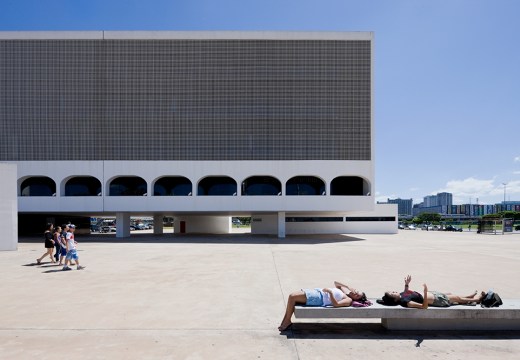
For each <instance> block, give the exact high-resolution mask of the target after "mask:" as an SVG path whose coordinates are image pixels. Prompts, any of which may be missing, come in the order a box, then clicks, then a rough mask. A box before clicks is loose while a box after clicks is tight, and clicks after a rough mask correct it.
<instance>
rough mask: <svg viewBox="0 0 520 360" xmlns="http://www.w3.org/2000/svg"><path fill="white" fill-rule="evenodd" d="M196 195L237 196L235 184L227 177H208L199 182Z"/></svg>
mask: <svg viewBox="0 0 520 360" xmlns="http://www.w3.org/2000/svg"><path fill="white" fill-rule="evenodd" d="M197 195H201V196H204V195H220V196H233V195H237V183H236V181H235V180H233V179H232V178H230V177H229V176H208V177H206V178H204V179H202V180H200V181H199V185H198V188H197Z"/></svg>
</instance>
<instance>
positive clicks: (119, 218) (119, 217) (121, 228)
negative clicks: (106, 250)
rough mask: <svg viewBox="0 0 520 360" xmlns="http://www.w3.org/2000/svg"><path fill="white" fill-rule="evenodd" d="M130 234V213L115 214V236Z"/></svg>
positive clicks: (122, 236) (120, 236) (127, 235)
mask: <svg viewBox="0 0 520 360" xmlns="http://www.w3.org/2000/svg"><path fill="white" fill-rule="evenodd" d="M129 236H130V214H129V213H117V214H116V237H118V238H124V237H129Z"/></svg>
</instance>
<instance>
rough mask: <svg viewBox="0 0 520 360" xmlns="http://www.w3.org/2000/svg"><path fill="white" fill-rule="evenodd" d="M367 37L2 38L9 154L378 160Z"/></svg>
mask: <svg viewBox="0 0 520 360" xmlns="http://www.w3.org/2000/svg"><path fill="white" fill-rule="evenodd" d="M371 66H372V65H371V43H370V41H368V40H345V41H337V40H335V41H332V40H330V41H327V40H307V41H304V40H2V41H0V130H1V131H0V160H7V161H24V160H370V159H371Z"/></svg>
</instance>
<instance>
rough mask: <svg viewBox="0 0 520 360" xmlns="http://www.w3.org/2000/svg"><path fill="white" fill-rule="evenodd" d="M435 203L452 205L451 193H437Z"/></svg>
mask: <svg viewBox="0 0 520 360" xmlns="http://www.w3.org/2000/svg"><path fill="white" fill-rule="evenodd" d="M437 205H440V206H451V205H453V194H451V193H448V192H442V193H438V194H437Z"/></svg>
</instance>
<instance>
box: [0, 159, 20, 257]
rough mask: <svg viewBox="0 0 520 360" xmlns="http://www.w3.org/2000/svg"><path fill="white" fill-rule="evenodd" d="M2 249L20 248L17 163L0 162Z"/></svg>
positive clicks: (0, 248)
mask: <svg viewBox="0 0 520 360" xmlns="http://www.w3.org/2000/svg"><path fill="white" fill-rule="evenodd" d="M0 174H2V176H0V189H2V191H0V229H2V236H0V251H1V250H17V249H18V189H17V182H16V179H17V174H18V170H17V167H16V164H0Z"/></svg>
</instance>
